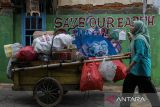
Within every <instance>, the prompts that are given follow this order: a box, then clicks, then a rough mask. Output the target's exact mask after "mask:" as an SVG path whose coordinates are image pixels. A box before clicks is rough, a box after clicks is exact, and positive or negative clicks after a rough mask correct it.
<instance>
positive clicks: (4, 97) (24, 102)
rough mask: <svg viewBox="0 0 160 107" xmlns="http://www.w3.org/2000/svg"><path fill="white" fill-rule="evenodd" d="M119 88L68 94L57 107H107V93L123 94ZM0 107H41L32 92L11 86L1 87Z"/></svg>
mask: <svg viewBox="0 0 160 107" xmlns="http://www.w3.org/2000/svg"><path fill="white" fill-rule="evenodd" d="M121 88H122V87H119V86H105V87H104V91H103V92H101V91H91V92H89V96H88V94H87V93H86V94H85V93H83V92H80V91H72V92H68V93H67V94H66V95H64V96H63V100H62V102H61V103H60V104H59V105H57V107H107V106H105V104H104V102H105V100H104V98H105V96H106V93H107V92H121ZM133 105H134V106H133V107H150V104H149V102H145V103H144V104H143V106H142V104H133ZM0 107H40V106H39V105H38V104H37V103H36V101H35V100H34V99H33V97H32V92H24V91H23V92H20V91H12V90H11V85H0Z"/></svg>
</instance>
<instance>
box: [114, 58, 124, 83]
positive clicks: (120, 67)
mask: <svg viewBox="0 0 160 107" xmlns="http://www.w3.org/2000/svg"><path fill="white" fill-rule="evenodd" d="M112 62H113V63H114V64H115V65H116V66H117V69H116V74H115V77H114V79H113V81H114V82H116V81H119V80H123V79H125V77H126V75H127V73H126V69H127V68H126V65H125V64H123V63H122V62H121V61H120V60H113V61H112Z"/></svg>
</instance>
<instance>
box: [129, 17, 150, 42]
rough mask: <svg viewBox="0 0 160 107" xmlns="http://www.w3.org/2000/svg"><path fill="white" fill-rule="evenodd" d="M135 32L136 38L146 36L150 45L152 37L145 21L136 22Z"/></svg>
mask: <svg viewBox="0 0 160 107" xmlns="http://www.w3.org/2000/svg"><path fill="white" fill-rule="evenodd" d="M133 23H134V24H133V25H134V31H133V32H132V33H133V35H134V37H137V36H138V35H142V36H144V37H145V38H146V39H147V41H148V43H149V44H150V36H149V32H148V29H147V26H146V25H145V23H144V22H143V21H140V20H139V21H134V22H133Z"/></svg>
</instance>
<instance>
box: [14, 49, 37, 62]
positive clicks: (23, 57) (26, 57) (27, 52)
mask: <svg viewBox="0 0 160 107" xmlns="http://www.w3.org/2000/svg"><path fill="white" fill-rule="evenodd" d="M16 58H17V59H18V60H20V61H33V60H34V59H35V58H36V52H35V51H34V48H33V47H32V46H26V47H23V48H21V49H20V51H19V52H18V53H17V55H16Z"/></svg>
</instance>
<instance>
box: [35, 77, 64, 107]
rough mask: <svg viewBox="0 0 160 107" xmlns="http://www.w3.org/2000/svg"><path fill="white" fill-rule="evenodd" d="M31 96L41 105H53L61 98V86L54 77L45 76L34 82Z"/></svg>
mask: <svg viewBox="0 0 160 107" xmlns="http://www.w3.org/2000/svg"><path fill="white" fill-rule="evenodd" d="M33 96H34V97H35V99H36V101H37V103H38V104H39V105H41V106H42V107H53V106H55V105H57V104H58V103H59V102H60V101H61V100H62V96H63V88H62V86H61V85H60V84H59V82H58V81H57V80H56V79H53V78H50V77H46V78H43V79H41V80H40V81H39V82H38V83H37V84H36V86H35V87H34V90H33Z"/></svg>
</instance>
